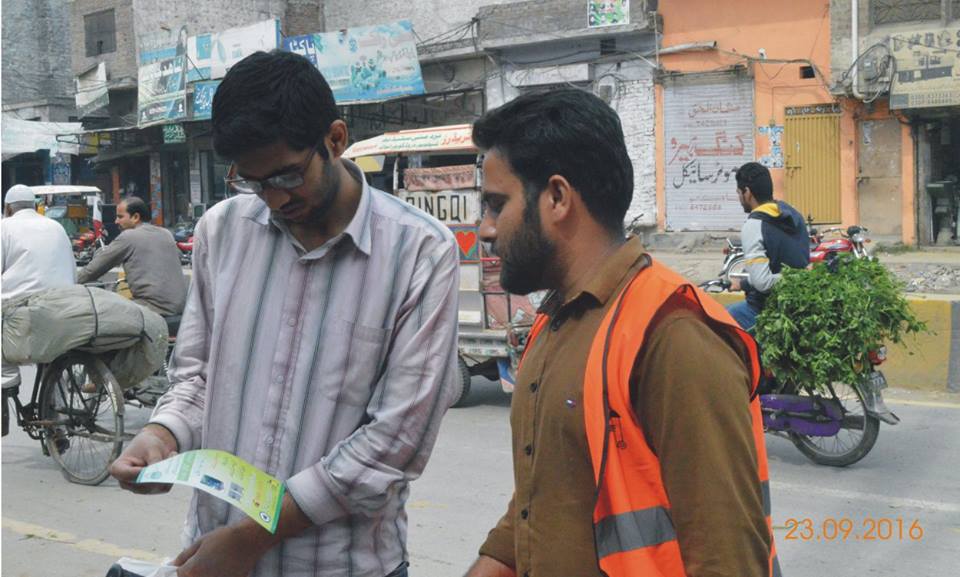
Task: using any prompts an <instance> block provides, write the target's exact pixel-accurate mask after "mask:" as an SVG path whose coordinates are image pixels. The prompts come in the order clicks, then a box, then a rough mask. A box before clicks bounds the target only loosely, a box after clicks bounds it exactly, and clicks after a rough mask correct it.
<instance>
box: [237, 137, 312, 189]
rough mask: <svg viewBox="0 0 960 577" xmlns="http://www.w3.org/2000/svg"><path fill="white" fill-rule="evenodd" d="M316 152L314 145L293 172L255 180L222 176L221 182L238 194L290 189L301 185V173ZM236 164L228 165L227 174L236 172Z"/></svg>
mask: <svg viewBox="0 0 960 577" xmlns="http://www.w3.org/2000/svg"><path fill="white" fill-rule="evenodd" d="M322 145H323V143H322V142H321V143H319V146H322ZM316 153H317V147H316V146H314V147H313V148H312V149H310V154H308V155H307V158H306V160H304V161H303V163H302V164H301V165H300V166H299V167H298V168H297V170H296V171H294V172H288V173H286V174H278V175H276V176H271V177H270V178H265V179H263V180H255V179H252V178H229V177H228V178H224V179H223V182H224V183H226V184H227V186H229V187H230V188H231V189H233V190H234V192H237V193H239V194H263V191H265V190H269V189H281V190H292V189H294V188H297V187H298V186H301V185H302V184H303V182H304V180H303V174H304V173H305V172H306V171H307V168H309V167H310V162H311V161H312V160H313V155H315V154H316ZM236 169H237V167H236V165H235V164H234V165H231V166H230V171H229V172H228V173H227V174H228V175H231V174H236Z"/></svg>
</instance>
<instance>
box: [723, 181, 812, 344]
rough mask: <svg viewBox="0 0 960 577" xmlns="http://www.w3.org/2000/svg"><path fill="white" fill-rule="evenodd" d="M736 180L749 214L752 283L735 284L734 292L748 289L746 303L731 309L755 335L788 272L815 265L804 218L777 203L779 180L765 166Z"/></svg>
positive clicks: (746, 245)
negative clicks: (765, 307) (762, 314)
mask: <svg viewBox="0 0 960 577" xmlns="http://www.w3.org/2000/svg"><path fill="white" fill-rule="evenodd" d="M736 178H737V196H738V197H739V199H740V204H741V206H743V211H744V212H746V213H748V214H749V216H747V220H746V222H744V223H743V228H741V230H740V241H741V243H742V244H743V253H744V260H745V262H746V268H745V271H746V273H747V278H744V279H739V278H732V279H730V290H732V291H738V290H742V291H743V292H744V293H746V298H745V299H744V300H743V301H740V302H738V303H735V304H732V305H730V306H729V307H727V310H728V311H730V314H731V315H732V316H733V318H734V319H735V320H736V321H737V323H739V324H740V326H741V327H743V329H744V330H748V331H749V330H751V329H753V327H754V325H756V323H757V316H758V315H759V314H760V311H762V310H763V305H764V303H765V302H766V300H767V295H769V294H770V290H771V289H773V285H775V284H776V283H777V281H779V280H780V271H781V270H782V268H783V267H784V266H788V267H791V268H806V266H807V265H808V264H809V263H810V244H809V243H810V237H809V236H808V235H807V225H806V224H805V223H804V221H803V216H801V215H800V213H799V212H798V211H797V210H796V209H795V208H793V207H792V206H790V205H789V204H787V203H786V202H784V201H782V200H774V199H773V179H772V178H771V177H770V171H769V170H767V168H766V167H765V166H763V165H762V164H759V163H757V162H748V163H746V164H744V165H743V166H741V167H740V168H738V169H737V172H736Z"/></svg>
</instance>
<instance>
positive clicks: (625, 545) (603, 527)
mask: <svg viewBox="0 0 960 577" xmlns="http://www.w3.org/2000/svg"><path fill="white" fill-rule="evenodd" d="M594 531H595V533H596V536H597V556H598V557H599V558H601V559H603V558H604V557H606V556H608V555H613V554H615V553H623V552H625V551H632V550H634V549H641V548H643V547H652V546H654V545H660V544H661V543H666V542H668V541H673V540H675V539H676V538H677V532H676V531H675V530H674V528H673V521H672V520H671V519H670V513H668V512H667V510H666V509H664V508H663V507H650V508H649V509H640V510H639V511H630V512H628V513H621V514H619V515H610V516H609V517H605V518H603V519H601V520H600V522H599V523H597V526H596V527H595V529H594Z"/></svg>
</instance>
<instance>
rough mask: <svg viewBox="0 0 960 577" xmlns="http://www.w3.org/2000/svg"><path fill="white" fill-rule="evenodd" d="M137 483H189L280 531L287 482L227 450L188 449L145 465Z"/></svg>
mask: <svg viewBox="0 0 960 577" xmlns="http://www.w3.org/2000/svg"><path fill="white" fill-rule="evenodd" d="M137 483H173V484H176V485H188V486H190V487H193V488H195V489H200V490H201V491H204V492H206V493H209V494H211V495H213V496H214V497H219V498H220V499H223V500H224V501H226V502H228V503H230V504H231V505H233V506H234V507H238V508H239V509H240V510H241V511H243V512H244V513H246V514H247V515H249V516H250V518H252V519H253V520H254V521H256V522H257V523H258V524H259V525H260V526H262V527H263V528H264V529H266V530H267V531H269V532H271V533H275V532H276V531H277V521H278V520H279V518H280V506H281V504H282V503H283V492H284V489H285V488H284V485H283V483H282V482H280V481H279V480H277V479H275V478H274V477H271V476H270V475H268V474H266V473H264V472H263V471H261V470H260V469H257V468H256V467H254V466H253V465H251V464H250V463H248V462H246V461H244V460H243V459H241V458H240V457H237V456H235V455H231V454H230V453H227V452H226V451H217V450H214V449H201V450H198V451H187V452H186V453H181V454H179V455H176V456H174V457H170V458H169V459H164V460H163V461H160V462H159V463H154V464H152V465H150V466H148V467H144V468H143V470H141V471H140V474H139V475H138V476H137Z"/></svg>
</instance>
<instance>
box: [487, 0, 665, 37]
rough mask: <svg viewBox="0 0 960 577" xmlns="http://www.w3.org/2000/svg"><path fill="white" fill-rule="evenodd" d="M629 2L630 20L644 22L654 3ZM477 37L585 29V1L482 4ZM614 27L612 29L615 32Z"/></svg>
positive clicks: (557, 34)
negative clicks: (646, 12)
mask: <svg viewBox="0 0 960 577" xmlns="http://www.w3.org/2000/svg"><path fill="white" fill-rule="evenodd" d="M648 3H649V2H648V1H644V0H633V1H632V2H630V23H631V24H641V23H643V22H645V17H644V11H646V10H650V9H652V6H653V5H655V4H656V3H655V2H654V3H650V4H651V6H650V7H648V6H647V4H648ZM478 17H479V18H480V38H481V39H482V40H495V39H505V38H522V37H525V36H530V35H531V34H546V35H552V36H557V37H558V38H560V37H561V36H562V33H563V32H571V31H579V30H586V29H587V3H586V2H585V1H584V0H526V1H524V2H511V3H503V4H498V5H494V6H484V7H483V8H481V9H480V12H479V14H478ZM615 29H616V27H614V28H611V29H610V30H611V31H614V30H615Z"/></svg>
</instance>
